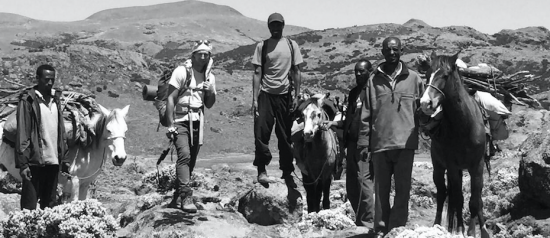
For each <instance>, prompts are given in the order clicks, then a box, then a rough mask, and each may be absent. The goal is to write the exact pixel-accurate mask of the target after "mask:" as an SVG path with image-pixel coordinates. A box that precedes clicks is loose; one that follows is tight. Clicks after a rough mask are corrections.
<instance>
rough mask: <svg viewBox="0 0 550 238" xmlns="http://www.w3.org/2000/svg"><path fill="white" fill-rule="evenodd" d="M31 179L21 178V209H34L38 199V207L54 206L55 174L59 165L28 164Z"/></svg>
mask: <svg viewBox="0 0 550 238" xmlns="http://www.w3.org/2000/svg"><path fill="white" fill-rule="evenodd" d="M29 168H30V170H31V175H32V178H31V181H26V180H23V183H22V187H21V209H29V210H34V209H36V204H37V202H38V200H40V209H44V208H46V207H54V205H55V201H56V195H57V176H58V174H59V165H46V166H30V167H29Z"/></svg>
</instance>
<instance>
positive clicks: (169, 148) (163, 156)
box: [157, 139, 173, 185]
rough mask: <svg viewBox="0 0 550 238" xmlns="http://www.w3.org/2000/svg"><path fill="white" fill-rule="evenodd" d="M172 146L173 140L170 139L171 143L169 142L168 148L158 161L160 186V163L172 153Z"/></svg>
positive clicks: (158, 181)
mask: <svg viewBox="0 0 550 238" xmlns="http://www.w3.org/2000/svg"><path fill="white" fill-rule="evenodd" d="M172 145H173V140H172V139H170V141H169V142H168V147H167V148H166V149H164V150H163V151H162V153H161V154H160V157H159V159H158V160H157V183H158V184H159V185H160V171H159V165H160V163H162V161H163V160H164V159H165V158H166V156H167V155H168V152H170V150H171V149H172Z"/></svg>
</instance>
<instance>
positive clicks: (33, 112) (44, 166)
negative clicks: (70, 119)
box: [15, 65, 69, 210]
mask: <svg viewBox="0 0 550 238" xmlns="http://www.w3.org/2000/svg"><path fill="white" fill-rule="evenodd" d="M36 79H37V85H36V86H34V87H33V88H31V89H28V90H26V91H24V92H23V93H22V94H21V95H20V98H19V104H18V108H17V137H16V143H15V151H16V156H15V166H16V168H19V170H20V174H21V178H22V179H23V185H22V188H21V209H30V210H33V209H36V206H37V202H38V200H40V208H41V209H44V208H46V207H53V206H54V204H55V200H56V194H57V192H56V190H57V176H58V174H59V167H60V165H61V168H62V171H63V172H67V173H68V170H69V161H67V160H66V158H67V157H66V152H67V144H66V139H65V127H64V124H63V112H62V109H61V102H60V100H59V96H60V95H61V92H60V91H55V90H53V89H52V87H53V84H54V82H55V69H54V68H53V67H52V66H50V65H41V66H40V67H38V69H37V70H36Z"/></svg>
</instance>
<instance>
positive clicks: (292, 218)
mask: <svg viewBox="0 0 550 238" xmlns="http://www.w3.org/2000/svg"><path fill="white" fill-rule="evenodd" d="M303 206H304V204H303V202H302V195H301V194H300V192H299V191H297V190H295V189H290V188H287V186H286V185H285V184H284V183H282V182H277V183H271V184H269V187H268V188H265V187H263V186H261V185H259V184H257V185H256V186H254V187H253V188H252V189H251V190H250V191H249V192H248V193H246V194H245V195H244V196H242V197H241V198H240V199H239V207H238V211H239V212H240V213H241V214H243V215H244V217H245V218H246V220H248V222H250V223H255V224H259V225H265V226H267V225H274V224H292V223H295V222H298V221H300V219H301V217H302V213H303Z"/></svg>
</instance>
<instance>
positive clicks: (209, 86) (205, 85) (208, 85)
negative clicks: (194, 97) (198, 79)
mask: <svg viewBox="0 0 550 238" xmlns="http://www.w3.org/2000/svg"><path fill="white" fill-rule="evenodd" d="M202 89H203V90H204V91H212V84H211V83H210V82H208V81H205V82H203V83H202Z"/></svg>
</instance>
